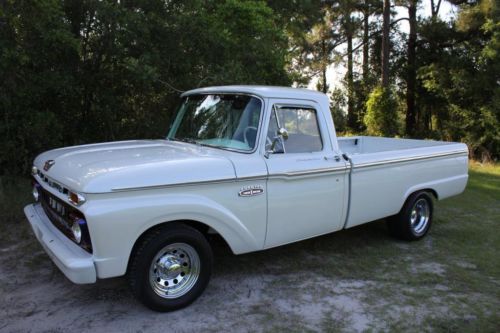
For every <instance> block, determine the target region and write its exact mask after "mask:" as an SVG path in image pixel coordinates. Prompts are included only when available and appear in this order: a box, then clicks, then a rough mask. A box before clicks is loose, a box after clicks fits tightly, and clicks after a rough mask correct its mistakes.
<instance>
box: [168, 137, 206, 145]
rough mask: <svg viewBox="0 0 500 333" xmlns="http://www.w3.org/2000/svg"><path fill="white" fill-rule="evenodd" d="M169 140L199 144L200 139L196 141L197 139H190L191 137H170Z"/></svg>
mask: <svg viewBox="0 0 500 333" xmlns="http://www.w3.org/2000/svg"><path fill="white" fill-rule="evenodd" d="M169 140H172V141H180V142H186V143H192V144H195V145H198V144H199V143H198V141H196V140H195V139H190V138H170V139H169Z"/></svg>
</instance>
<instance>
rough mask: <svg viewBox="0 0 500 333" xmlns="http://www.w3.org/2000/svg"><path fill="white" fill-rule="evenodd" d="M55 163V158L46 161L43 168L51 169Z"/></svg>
mask: <svg viewBox="0 0 500 333" xmlns="http://www.w3.org/2000/svg"><path fill="white" fill-rule="evenodd" d="M54 164H56V161H54V160H48V161H45V164H44V165H43V170H45V171H49V169H50V168H52V166H53V165H54Z"/></svg>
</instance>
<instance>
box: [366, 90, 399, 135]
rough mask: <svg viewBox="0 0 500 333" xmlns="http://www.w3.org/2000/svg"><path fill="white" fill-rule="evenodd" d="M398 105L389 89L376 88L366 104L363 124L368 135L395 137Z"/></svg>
mask: <svg viewBox="0 0 500 333" xmlns="http://www.w3.org/2000/svg"><path fill="white" fill-rule="evenodd" d="M397 107H398V103H397V100H396V98H395V96H394V93H393V92H392V90H391V89H390V88H383V87H381V86H378V87H376V88H375V89H373V91H372V92H371V93H370V96H369V97H368V101H367V102H366V114H365V116H364V118H363V122H364V123H365V126H366V131H367V133H368V134H370V135H376V136H395V135H396V134H398V115H397Z"/></svg>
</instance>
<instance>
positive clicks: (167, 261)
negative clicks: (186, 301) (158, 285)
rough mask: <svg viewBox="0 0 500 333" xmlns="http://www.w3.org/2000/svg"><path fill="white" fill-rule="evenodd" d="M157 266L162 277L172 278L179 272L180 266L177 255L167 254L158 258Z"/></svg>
mask: <svg viewBox="0 0 500 333" xmlns="http://www.w3.org/2000/svg"><path fill="white" fill-rule="evenodd" d="M157 267H158V272H159V273H160V276H161V277H162V278H164V279H172V278H174V277H176V276H177V275H179V274H180V272H181V267H182V266H181V263H180V262H179V260H178V259H177V257H175V256H173V255H171V254H167V255H165V256H163V257H162V258H161V259H160V261H159V262H158V266H157Z"/></svg>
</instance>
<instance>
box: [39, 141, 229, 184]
mask: <svg viewBox="0 0 500 333" xmlns="http://www.w3.org/2000/svg"><path fill="white" fill-rule="evenodd" d="M223 153H224V152H223V151H221V152H220V153H219V152H218V150H216V149H213V148H206V147H201V146H196V145H193V144H187V143H182V142H172V141H166V140H139V141H121V142H110V143H99V144H91V145H84V146H74V147H67V148H60V149H54V150H50V151H47V152H45V153H42V154H40V155H39V156H37V158H36V159H35V162H34V165H35V166H36V167H37V168H38V170H40V171H41V172H42V173H43V174H45V175H46V176H47V177H49V178H51V179H52V180H53V181H56V182H59V183H61V184H62V185H64V186H66V187H68V188H69V189H71V190H73V191H77V192H83V193H105V192H110V191H113V190H127V189H137V188H143V187H152V186H153V187H154V186H163V185H175V184H184V183H194V182H205V181H212V180H226V179H234V178H235V177H236V176H235V171H234V167H233V164H232V163H231V160H230V159H229V158H227V157H225V156H224V154H223ZM50 160H52V161H54V162H53V165H52V166H51V167H50V168H48V170H45V169H44V166H45V165H46V162H47V161H50ZM50 163H52V162H50Z"/></svg>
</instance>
